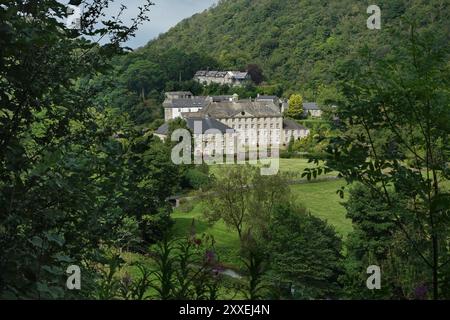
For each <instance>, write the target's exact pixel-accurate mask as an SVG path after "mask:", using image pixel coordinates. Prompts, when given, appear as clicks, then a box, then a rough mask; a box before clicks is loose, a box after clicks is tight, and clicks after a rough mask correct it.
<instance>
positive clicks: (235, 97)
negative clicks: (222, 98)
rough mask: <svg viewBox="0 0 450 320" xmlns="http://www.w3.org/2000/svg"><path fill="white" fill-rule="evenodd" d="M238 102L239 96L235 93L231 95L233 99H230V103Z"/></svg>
mask: <svg viewBox="0 0 450 320" xmlns="http://www.w3.org/2000/svg"><path fill="white" fill-rule="evenodd" d="M238 100H239V95H238V94H237V93H235V94H233V98H231V101H233V102H238Z"/></svg>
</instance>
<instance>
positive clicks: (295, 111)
mask: <svg viewBox="0 0 450 320" xmlns="http://www.w3.org/2000/svg"><path fill="white" fill-rule="evenodd" d="M286 116H287V117H290V118H293V119H301V118H302V117H303V97H302V96H301V95H300V94H293V95H291V97H290V98H289V108H288V110H287V111H286Z"/></svg>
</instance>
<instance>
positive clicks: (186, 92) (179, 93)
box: [166, 91, 192, 96]
mask: <svg viewBox="0 0 450 320" xmlns="http://www.w3.org/2000/svg"><path fill="white" fill-rule="evenodd" d="M166 95H172V96H180V95H190V96H192V92H190V91H169V92H166Z"/></svg>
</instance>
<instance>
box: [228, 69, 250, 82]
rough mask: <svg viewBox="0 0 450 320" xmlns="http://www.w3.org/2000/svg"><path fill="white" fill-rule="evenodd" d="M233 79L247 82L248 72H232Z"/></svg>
mask: <svg viewBox="0 0 450 320" xmlns="http://www.w3.org/2000/svg"><path fill="white" fill-rule="evenodd" d="M231 73H232V74H233V78H234V79H237V80H245V79H246V78H247V76H248V72H240V71H231Z"/></svg>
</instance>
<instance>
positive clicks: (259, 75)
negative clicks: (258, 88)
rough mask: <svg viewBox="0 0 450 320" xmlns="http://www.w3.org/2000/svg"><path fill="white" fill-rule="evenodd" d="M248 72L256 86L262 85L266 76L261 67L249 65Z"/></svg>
mask: <svg viewBox="0 0 450 320" xmlns="http://www.w3.org/2000/svg"><path fill="white" fill-rule="evenodd" d="M247 72H248V73H249V75H250V77H251V78H252V81H253V82H254V83H255V84H257V85H258V84H261V82H263V80H264V75H263V71H262V69H261V67H260V66H259V65H257V64H249V65H248V66H247Z"/></svg>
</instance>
